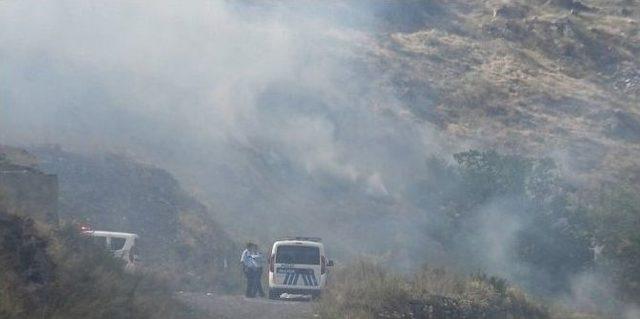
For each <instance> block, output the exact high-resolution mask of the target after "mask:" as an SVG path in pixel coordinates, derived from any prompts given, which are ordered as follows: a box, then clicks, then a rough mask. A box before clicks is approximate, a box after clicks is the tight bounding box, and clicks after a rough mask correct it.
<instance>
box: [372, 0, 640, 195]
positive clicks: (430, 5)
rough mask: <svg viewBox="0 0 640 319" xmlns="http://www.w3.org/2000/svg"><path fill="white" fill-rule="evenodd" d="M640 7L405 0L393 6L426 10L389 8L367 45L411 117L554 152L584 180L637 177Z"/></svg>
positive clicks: (517, 147) (540, 0)
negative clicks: (379, 29)
mask: <svg viewBox="0 0 640 319" xmlns="http://www.w3.org/2000/svg"><path fill="white" fill-rule="evenodd" d="M639 5H640V3H639V2H638V1H634V0H628V1H607V0H587V1H561V0H536V1H508V2H505V1H473V2H468V1H427V2H418V1H416V2H411V5H407V4H406V3H402V4H401V3H400V2H398V3H396V4H395V6H396V7H393V8H392V9H391V10H392V12H394V10H395V12H396V13H398V15H403V14H404V15H405V16H407V15H409V14H410V15H412V16H415V17H416V18H415V19H398V18H396V19H394V18H393V17H396V16H397V15H394V14H389V13H388V11H387V14H386V17H387V21H388V25H386V26H385V31H384V32H382V33H380V34H378V35H377V36H375V37H374V38H372V39H371V41H370V42H369V43H367V45H366V49H367V50H369V52H370V55H371V56H372V57H371V61H372V62H373V64H374V65H380V68H376V69H375V71H374V72H376V73H382V74H384V75H385V77H386V79H389V82H390V83H392V84H391V85H392V86H393V89H394V90H395V92H397V94H398V95H399V96H400V97H401V99H403V101H404V102H405V103H406V106H407V109H408V111H409V112H410V113H409V114H410V115H411V116H412V117H414V118H417V119H420V120H425V121H428V122H430V123H434V124H435V125H437V126H438V127H439V128H441V129H442V130H443V131H444V132H445V135H446V136H449V137H452V138H457V139H459V140H461V141H467V142H465V144H466V143H472V144H475V145H478V146H481V147H487V148H497V149H501V150H505V151H509V152H515V153H520V154H537V155H539V156H549V155H551V156H553V157H556V158H557V159H559V160H560V161H561V162H562V163H563V164H564V166H565V167H564V168H565V169H566V170H567V175H568V176H571V177H572V178H573V177H582V179H580V181H582V182H587V183H593V182H594V181H595V180H599V181H609V182H610V181H615V180H616V179H618V178H625V179H626V178H628V179H629V180H631V181H633V182H634V183H636V184H637V183H638V172H639V170H638V169H639V164H638V162H637V161H636V160H635V159H636V158H637V157H638V155H639V152H640V147H639V145H638V142H640V109H639V108H638V103H639V101H640V10H639V9H638V7H639ZM410 9H411V10H412V13H409V12H408V11H409V10H410ZM402 10H405V11H402ZM383 85H386V84H383ZM574 173H575V175H574ZM576 175H577V176H576ZM593 177H595V179H593ZM588 179H589V180H588ZM590 186H593V185H590Z"/></svg>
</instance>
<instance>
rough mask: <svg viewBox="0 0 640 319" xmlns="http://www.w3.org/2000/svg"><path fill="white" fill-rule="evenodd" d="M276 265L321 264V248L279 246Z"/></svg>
mask: <svg viewBox="0 0 640 319" xmlns="http://www.w3.org/2000/svg"><path fill="white" fill-rule="evenodd" d="M276 263H279V264H302V265H318V264H320V248H318V247H309V246H278V250H277V252H276Z"/></svg>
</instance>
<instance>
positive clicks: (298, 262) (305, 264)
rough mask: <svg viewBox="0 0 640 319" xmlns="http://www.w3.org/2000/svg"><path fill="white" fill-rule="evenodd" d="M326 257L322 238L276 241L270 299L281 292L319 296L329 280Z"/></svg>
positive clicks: (297, 238) (271, 259)
mask: <svg viewBox="0 0 640 319" xmlns="http://www.w3.org/2000/svg"><path fill="white" fill-rule="evenodd" d="M331 266H333V261H331V260H329V259H327V257H326V255H325V251H324V245H323V244H322V240H321V239H320V238H315V237H288V238H283V239H281V240H278V241H276V242H275V243H273V248H271V255H270V256H269V298H270V299H279V298H280V297H281V296H282V294H285V293H286V294H291V295H304V296H309V295H310V296H312V297H313V298H317V297H319V296H320V294H321V292H322V289H324V287H325V285H326V283H327V274H328V267H331Z"/></svg>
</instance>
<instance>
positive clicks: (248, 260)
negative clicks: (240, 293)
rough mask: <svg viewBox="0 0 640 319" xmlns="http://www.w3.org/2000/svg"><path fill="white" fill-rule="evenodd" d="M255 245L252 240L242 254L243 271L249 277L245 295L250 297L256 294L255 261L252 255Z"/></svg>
mask: <svg viewBox="0 0 640 319" xmlns="http://www.w3.org/2000/svg"><path fill="white" fill-rule="evenodd" d="M253 245H254V244H253V243H252V242H248V243H247V244H246V246H245V250H244V251H243V252H242V255H241V256H240V264H241V265H242V272H243V273H244V276H245V278H246V279H247V289H246V290H245V293H244V295H245V296H246V297H248V298H253V297H255V296H256V285H255V277H256V276H255V262H254V260H253V257H252V250H253ZM252 268H253V269H252Z"/></svg>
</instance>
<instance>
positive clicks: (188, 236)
mask: <svg viewBox="0 0 640 319" xmlns="http://www.w3.org/2000/svg"><path fill="white" fill-rule="evenodd" d="M32 152H33V154H35V155H36V156H37V157H38V159H39V164H38V166H39V167H40V168H41V169H42V170H44V171H46V172H49V173H54V174H56V175H57V176H58V178H59V182H60V219H61V220H63V221H65V222H67V223H68V222H76V223H89V224H90V225H92V227H93V228H94V229H96V230H106V231H119V232H131V233H136V234H138V235H139V236H140V240H139V241H138V243H137V244H138V249H139V250H138V253H139V255H140V257H141V260H142V263H143V265H144V267H147V268H148V269H150V270H155V271H160V272H167V274H171V275H170V278H171V279H170V280H172V281H173V283H175V284H176V285H177V286H178V287H179V288H181V289H204V288H210V287H212V286H214V285H215V286H216V287H217V288H221V289H234V288H235V285H236V284H238V282H237V281H236V280H235V277H234V276H237V275H239V273H237V272H236V271H237V269H235V267H233V266H235V263H232V261H235V260H236V257H237V256H236V255H237V249H238V248H237V244H236V242H235V241H234V240H232V239H231V238H230V237H229V235H228V234H227V232H226V231H225V230H224V229H223V228H222V227H221V226H220V225H219V224H218V223H216V222H215V221H214V219H213V217H212V215H211V214H210V212H209V211H208V210H207V208H206V207H205V206H204V205H202V204H201V203H199V202H198V201H196V200H195V199H193V198H192V197H191V196H189V195H188V194H187V193H186V192H185V191H184V190H183V189H182V188H181V186H180V185H179V184H178V182H177V181H176V180H175V178H174V177H173V176H172V175H171V174H169V173H168V172H167V171H164V170H162V169H159V168H155V167H152V166H148V165H144V164H140V163H137V162H135V161H133V160H128V159H125V158H124V157H119V156H114V155H93V156H85V155H79V154H74V153H69V152H65V151H62V150H60V149H56V148H38V149H34V150H32Z"/></svg>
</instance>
